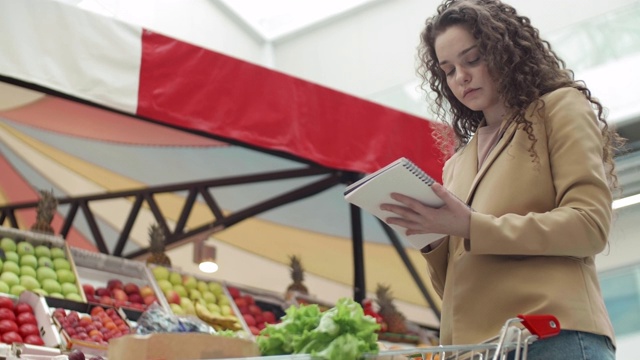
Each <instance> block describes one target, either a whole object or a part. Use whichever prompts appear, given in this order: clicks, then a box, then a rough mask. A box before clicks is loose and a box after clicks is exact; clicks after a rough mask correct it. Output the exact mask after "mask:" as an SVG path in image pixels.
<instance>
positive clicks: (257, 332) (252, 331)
mask: <svg viewBox="0 0 640 360" xmlns="http://www.w3.org/2000/svg"><path fill="white" fill-rule="evenodd" d="M249 331H251V334H253V335H259V334H260V329H258V328H257V327H255V326H249Z"/></svg>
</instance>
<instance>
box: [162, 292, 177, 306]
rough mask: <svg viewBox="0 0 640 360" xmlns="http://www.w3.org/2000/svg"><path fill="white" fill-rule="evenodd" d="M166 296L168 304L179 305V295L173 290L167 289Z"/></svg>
mask: <svg viewBox="0 0 640 360" xmlns="http://www.w3.org/2000/svg"><path fill="white" fill-rule="evenodd" d="M165 295H166V297H167V301H168V302H169V304H178V305H180V295H178V293H177V292H176V291H175V290H169V291H167V293H166V294H165Z"/></svg>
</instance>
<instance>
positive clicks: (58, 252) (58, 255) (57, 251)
mask: <svg viewBox="0 0 640 360" xmlns="http://www.w3.org/2000/svg"><path fill="white" fill-rule="evenodd" d="M50 251H51V258H52V259H66V258H67V254H65V252H64V249H63V248H59V247H52V248H51V250H50Z"/></svg>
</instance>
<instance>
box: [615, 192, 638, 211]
mask: <svg viewBox="0 0 640 360" xmlns="http://www.w3.org/2000/svg"><path fill="white" fill-rule="evenodd" d="M637 203H640V194H636V195H632V196H627V197H626V198H622V199H618V200H615V201H614V202H613V205H612V206H611V207H612V208H613V209H614V210H615V209H620V208H623V207H625V206H630V205H635V204H637Z"/></svg>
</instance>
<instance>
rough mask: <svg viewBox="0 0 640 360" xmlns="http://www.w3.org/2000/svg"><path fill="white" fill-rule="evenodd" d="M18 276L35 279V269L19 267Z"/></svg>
mask: <svg viewBox="0 0 640 360" xmlns="http://www.w3.org/2000/svg"><path fill="white" fill-rule="evenodd" d="M20 275H29V276H33V277H36V269H34V268H32V267H30V266H26V265H23V266H20Z"/></svg>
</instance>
